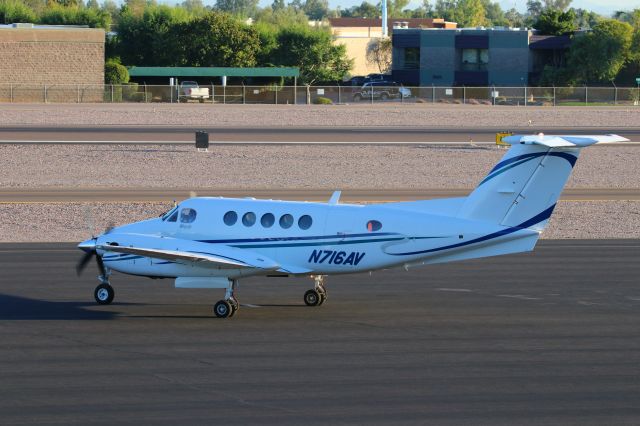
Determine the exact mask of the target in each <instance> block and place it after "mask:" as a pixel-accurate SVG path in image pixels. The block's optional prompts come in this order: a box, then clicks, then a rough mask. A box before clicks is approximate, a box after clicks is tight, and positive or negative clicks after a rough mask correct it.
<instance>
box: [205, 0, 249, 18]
mask: <svg viewBox="0 0 640 426" xmlns="http://www.w3.org/2000/svg"><path fill="white" fill-rule="evenodd" d="M215 8H216V9H218V10H221V11H223V12H227V13H230V14H232V15H238V16H242V17H243V18H249V17H254V16H255V15H256V13H257V11H258V0H216V5H215Z"/></svg>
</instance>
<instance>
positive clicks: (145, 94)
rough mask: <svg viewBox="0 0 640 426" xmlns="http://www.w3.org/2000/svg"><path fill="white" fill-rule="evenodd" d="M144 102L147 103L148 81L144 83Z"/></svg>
mask: <svg viewBox="0 0 640 426" xmlns="http://www.w3.org/2000/svg"><path fill="white" fill-rule="evenodd" d="M144 103H145V104H146V103H147V83H145V84H144Z"/></svg>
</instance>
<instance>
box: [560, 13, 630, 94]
mask: <svg viewBox="0 0 640 426" xmlns="http://www.w3.org/2000/svg"><path fill="white" fill-rule="evenodd" d="M632 37H633V28H632V27H631V25H629V24H628V23H626V22H620V21H617V20H615V19H605V20H603V21H601V22H599V23H598V24H596V25H595V26H594V27H593V31H591V32H589V33H587V34H584V35H582V36H579V37H576V39H575V40H574V42H573V44H572V45H571V48H570V50H569V56H568V58H567V66H568V68H569V70H570V73H571V75H572V76H573V78H574V79H575V80H576V82H578V83H609V82H611V81H613V80H614V79H615V78H616V76H617V75H618V73H619V72H620V70H621V69H622V67H623V66H624V65H625V63H626V62H627V61H628V60H630V59H631V58H632V54H631V51H630V48H631V43H632Z"/></svg>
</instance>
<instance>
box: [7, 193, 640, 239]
mask: <svg viewBox="0 0 640 426" xmlns="http://www.w3.org/2000/svg"><path fill="white" fill-rule="evenodd" d="M170 207H171V206H170V205H169V204H167V203H42V204H41V203H32V204H0V217H2V218H3V220H2V222H0V242H56V241H58V242H64V241H76V242H79V241H82V240H85V239H87V238H89V237H90V236H91V234H92V231H90V229H94V230H95V231H97V232H101V231H103V230H104V229H106V228H107V227H108V226H109V225H114V224H115V225H119V224H124V223H128V222H134V221H138V220H143V219H147V218H150V217H156V216H158V215H159V214H161V213H162V212H164V211H166V210H167V209H168V208H170ZM34 218H37V220H32V219H34ZM89 218H90V219H89ZM91 223H93V226H92V225H91ZM542 238H554V239H557V238H574V239H575V238H587V239H589V238H640V201H606V202H596V201H593V202H592V201H588V202H582V201H580V202H578V201H566V202H560V203H558V206H557V208H556V211H555V213H554V215H553V217H552V218H551V222H550V224H549V227H548V228H547V229H546V230H545V231H544V232H543V234H542Z"/></svg>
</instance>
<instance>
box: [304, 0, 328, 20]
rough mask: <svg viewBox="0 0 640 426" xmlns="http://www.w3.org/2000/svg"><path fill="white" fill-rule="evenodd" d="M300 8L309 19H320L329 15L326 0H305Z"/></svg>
mask: <svg viewBox="0 0 640 426" xmlns="http://www.w3.org/2000/svg"><path fill="white" fill-rule="evenodd" d="M302 10H303V11H304V13H306V15H307V16H308V17H309V19H315V20H320V19H323V18H326V17H327V16H328V15H329V1H328V0H306V1H305V2H304V4H303V5H302Z"/></svg>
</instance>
